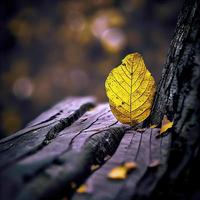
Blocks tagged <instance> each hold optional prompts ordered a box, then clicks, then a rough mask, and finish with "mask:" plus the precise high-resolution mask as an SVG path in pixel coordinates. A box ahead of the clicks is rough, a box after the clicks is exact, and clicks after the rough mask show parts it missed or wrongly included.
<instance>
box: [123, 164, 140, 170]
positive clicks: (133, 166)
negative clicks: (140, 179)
mask: <svg viewBox="0 0 200 200" xmlns="http://www.w3.org/2000/svg"><path fill="white" fill-rule="evenodd" d="M124 167H125V168H126V169H127V170H128V171H129V170H134V169H136V168H137V163H136V162H125V163H124Z"/></svg>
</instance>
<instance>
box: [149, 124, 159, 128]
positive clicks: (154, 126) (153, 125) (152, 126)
mask: <svg viewBox="0 0 200 200" xmlns="http://www.w3.org/2000/svg"><path fill="white" fill-rule="evenodd" d="M157 126H158V125H156V124H152V125H151V126H150V128H156V127H157Z"/></svg>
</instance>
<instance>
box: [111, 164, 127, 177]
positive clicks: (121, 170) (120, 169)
mask: <svg viewBox="0 0 200 200" xmlns="http://www.w3.org/2000/svg"><path fill="white" fill-rule="evenodd" d="M126 177H127V169H126V168H125V167H124V166H117V167H115V168H113V169H112V170H111V171H110V172H109V174H108V178H110V179H118V180H120V179H125V178H126Z"/></svg>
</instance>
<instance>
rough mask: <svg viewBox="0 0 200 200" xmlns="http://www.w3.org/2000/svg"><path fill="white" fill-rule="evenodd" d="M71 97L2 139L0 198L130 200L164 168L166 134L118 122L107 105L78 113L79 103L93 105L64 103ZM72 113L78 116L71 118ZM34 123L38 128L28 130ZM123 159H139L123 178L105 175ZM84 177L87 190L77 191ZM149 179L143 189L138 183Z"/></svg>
mask: <svg viewBox="0 0 200 200" xmlns="http://www.w3.org/2000/svg"><path fill="white" fill-rule="evenodd" d="M70 102H71V100H70V99H69V100H65V101H64V102H62V103H60V104H58V105H62V106H61V107H60V109H57V108H59V106H54V107H53V108H52V109H50V110H49V111H47V112H45V113H44V114H42V115H41V116H39V117H38V118H36V120H34V121H33V122H31V123H29V125H28V126H27V128H28V131H27V132H24V131H23V134H19V133H17V134H16V137H14V136H13V137H11V138H10V139H9V138H7V139H6V140H5V139H4V140H2V141H1V146H0V163H1V165H0V166H1V173H0V195H1V196H0V199H1V200H4V199H6V200H9V199H33V200H36V199H58V198H61V197H63V196H67V197H68V198H69V197H71V198H72V199H125V200H126V199H127V200H128V199H131V198H132V197H133V196H135V195H139V196H140V195H142V196H143V195H149V193H151V192H152V190H153V188H154V186H155V185H156V183H157V181H158V180H159V178H160V177H161V174H162V171H163V168H164V167H165V164H166V159H167V152H168V146H169V140H170V136H169V135H167V136H166V137H161V138H156V136H157V135H158V134H159V130H158V129H147V130H146V131H145V132H144V133H140V132H136V131H134V130H133V129H132V128H130V127H129V126H125V125H122V124H120V123H119V122H117V121H116V119H115V118H114V117H113V115H112V113H111V112H110V108H109V105H108V104H100V105H98V106H95V107H94V108H93V109H91V110H88V111H87V112H85V114H83V115H82V116H81V114H80V113H82V112H83V111H81V110H82V109H83V107H84V110H87V109H89V108H90V107H91V106H94V101H93V100H92V99H91V98H83V99H73V105H72V104H70V106H67V105H65V104H67V103H70ZM80 102H81V103H80ZM63 104H64V105H63ZM63 108H65V109H63ZM62 109H63V111H62V115H60V114H59V113H60V110H62ZM74 113H79V115H78V116H77V117H75V118H74ZM59 115H60V116H59ZM58 116H59V117H58ZM72 116H73V117H72ZM71 117H72V118H71ZM49 119H50V120H49ZM66 119H70V120H69V121H70V124H68V123H65V126H63V127H62V129H59V130H58V129H57V128H56V129H55V126H58V124H59V123H60V122H61V121H66ZM47 123H49V124H47ZM38 125H40V126H39V127H38ZM43 125H44V126H43ZM69 125H70V126H69ZM34 126H36V127H37V129H35V128H34V129H32V130H30V129H29V128H30V127H32V128H33V127H34ZM27 128H25V129H27ZM120 141H121V142H120ZM118 145H119V146H118ZM117 147H118V148H117ZM126 161H135V162H137V163H138V169H136V170H135V171H133V172H132V173H131V174H129V176H128V178H127V179H125V180H122V181H118V180H109V179H108V178H107V174H108V172H109V170H111V169H112V168H113V167H115V166H118V165H121V164H123V162H126ZM155 161H156V162H158V161H160V165H159V166H155V167H151V164H152V163H153V162H155ZM97 164H98V165H99V169H97V170H96V171H92V170H91V167H92V166H93V165H97ZM153 168H154V169H153ZM149 175H150V176H151V177H150V179H149ZM142 179H144V180H143V181H142V183H141V180H142ZM84 181H86V184H87V185H88V192H87V193H86V194H76V193H75V191H76V188H77V187H78V186H79V185H80V184H81V183H83V182H84ZM145 181H146V183H145ZM149 183H151V185H149V187H148V190H146V193H145V194H144V193H143V192H141V190H140V188H141V189H142V188H143V187H145V185H143V184H147V185H148V184H149ZM111 190H112V191H113V192H110V191H111ZM140 192H141V193H140ZM74 193H75V194H74Z"/></svg>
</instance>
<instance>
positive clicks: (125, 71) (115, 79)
mask: <svg viewBox="0 0 200 200" xmlns="http://www.w3.org/2000/svg"><path fill="white" fill-rule="evenodd" d="M105 87H106V93H107V96H108V98H109V103H110V108H111V111H112V113H113V114H114V116H115V117H116V118H117V120H118V121H120V122H121V123H124V124H130V125H136V124H138V123H140V122H142V121H144V120H145V119H146V118H147V117H148V116H149V114H150V110H151V106H152V102H153V98H154V94H155V89H156V86H155V81H154V78H153V77H152V75H151V73H150V72H149V71H148V70H147V68H146V66H145V64H144V61H143V58H142V56H141V55H140V54H138V53H133V54H129V55H127V56H126V57H125V58H124V59H123V60H122V64H121V65H119V66H118V67H116V68H114V69H113V70H112V71H111V72H110V74H109V76H108V77H107V79H106V82H105Z"/></svg>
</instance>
